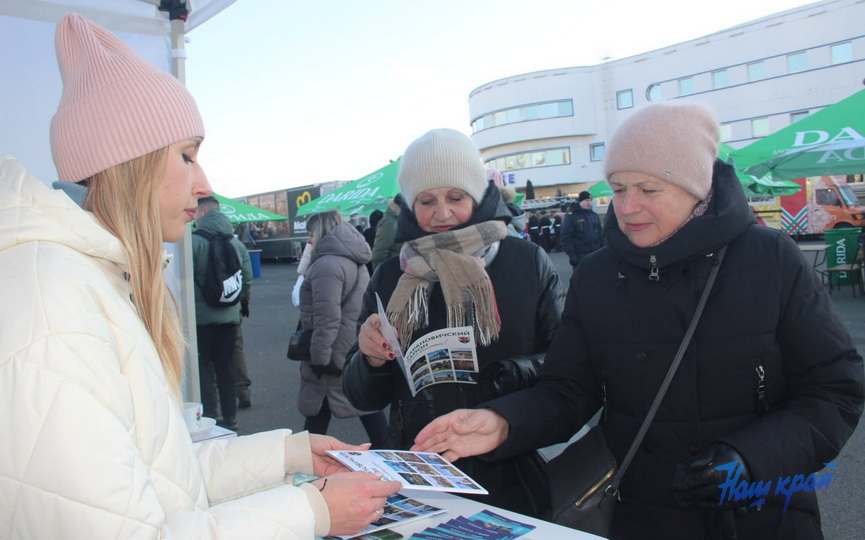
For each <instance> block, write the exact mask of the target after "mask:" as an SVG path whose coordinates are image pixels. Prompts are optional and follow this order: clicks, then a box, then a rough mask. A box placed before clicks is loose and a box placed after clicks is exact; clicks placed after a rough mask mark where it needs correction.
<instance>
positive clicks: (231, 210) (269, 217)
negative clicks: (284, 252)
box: [213, 193, 288, 225]
mask: <svg viewBox="0 0 865 540" xmlns="http://www.w3.org/2000/svg"><path fill="white" fill-rule="evenodd" d="M213 196H214V197H215V198H216V200H217V201H219V211H220V212H222V213H223V214H225V215H226V216H228V219H229V220H231V223H232V224H234V225H237V224H238V223H247V222H250V221H284V220H286V219H288V217H287V216H281V215H279V214H274V213H273V212H268V211H267V210H262V209H261V208H257V207H255V206H251V205H249V204H246V203H242V202H240V201H235V200H234V199H229V198H228V197H223V196H222V195H217V194H216V193H214V194H213Z"/></svg>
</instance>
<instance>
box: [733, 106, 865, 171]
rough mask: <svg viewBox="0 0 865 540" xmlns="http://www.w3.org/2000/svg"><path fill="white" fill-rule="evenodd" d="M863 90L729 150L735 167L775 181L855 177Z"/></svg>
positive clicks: (864, 147) (862, 157)
mask: <svg viewBox="0 0 865 540" xmlns="http://www.w3.org/2000/svg"><path fill="white" fill-rule="evenodd" d="M863 134H865V90H860V91H859V92H857V93H855V94H853V95H852V96H849V97H848V98H846V99H843V100H841V101H839V102H838V103H835V104H834V105H829V106H828V107H825V108H824V109H821V110H820V111H817V112H816V113H814V114H812V115H811V116H808V117H806V118H803V119H802V120H799V121H798V122H796V123H795V124H791V125H789V126H787V127H785V128H783V129H781V130H778V131H776V132H775V133H772V134H771V135H767V136H766V137H763V138H762V139H760V140H759V141H755V142H753V143H751V144H749V145H748V146H746V147H744V148H740V149H739V150H733V151H732V152H730V157H731V158H732V160H733V163H734V164H735V167H736V168H737V169H739V170H741V171H742V172H744V173H747V174H750V175H753V176H755V177H758V178H759V177H763V176H765V175H766V174H767V173H772V178H773V179H775V180H778V179H786V180H792V179H794V178H805V177H808V176H825V175H833V174H839V175H840V174H859V173H862V172H863V171H865V136H863Z"/></svg>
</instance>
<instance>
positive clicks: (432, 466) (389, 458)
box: [327, 450, 489, 495]
mask: <svg viewBox="0 0 865 540" xmlns="http://www.w3.org/2000/svg"><path fill="white" fill-rule="evenodd" d="M327 453H328V454H330V455H332V456H333V457H334V458H335V459H337V460H339V462H340V463H342V464H344V465H345V466H346V467H348V468H349V469H351V470H353V471H363V472H368V473H372V474H380V475H381V476H382V478H383V479H384V480H396V481H398V482H402V484H403V486H404V487H405V488H406V489H422V490H427V491H450V492H453V493H473V494H475V495H487V494H489V492H488V491H487V490H485V489H484V488H482V487H481V486H480V485H478V483H477V482H475V481H474V480H472V479H471V478H470V477H469V476H468V475H466V474H465V473H464V472H462V471H461V470H459V469H458V468H456V467H455V466H454V465H453V464H452V463H451V462H450V461H448V460H446V459H445V458H443V457H441V456H440V455H438V454H436V453H433V452H407V451H403V450H328V451H327Z"/></svg>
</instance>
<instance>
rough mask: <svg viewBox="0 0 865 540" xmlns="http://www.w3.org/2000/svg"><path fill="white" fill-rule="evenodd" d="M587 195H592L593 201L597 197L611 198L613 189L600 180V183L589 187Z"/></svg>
mask: <svg viewBox="0 0 865 540" xmlns="http://www.w3.org/2000/svg"><path fill="white" fill-rule="evenodd" d="M589 193H591V194H592V198H593V199H596V198H598V197H612V196H613V188H611V187H610V184H608V183H607V181H606V180H601V181H600V182H595V183H594V184H592V185H591V187H589Z"/></svg>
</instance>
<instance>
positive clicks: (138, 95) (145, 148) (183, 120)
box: [51, 14, 204, 182]
mask: <svg viewBox="0 0 865 540" xmlns="http://www.w3.org/2000/svg"><path fill="white" fill-rule="evenodd" d="M55 45H56V49H57V62H58V63H59V64H60V75H61V78H62V79H63V96H62V97H61V99H60V105H59V106H58V108H57V113H56V114H55V115H54V118H53V119H52V120H51V153H52V155H53V157H54V164H55V165H56V166H57V173H58V176H59V179H60V180H63V181H65V182H80V181H81V180H84V179H86V178H89V177H91V176H93V175H94V174H96V173H98V172H100V171H104V170H106V169H110V168H111V167H113V166H115V165H119V164H121V163H124V162H126V161H129V160H131V159H134V158H137V157H141V156H144V155H146V154H149V153H150V152H153V151H155V150H159V149H160V148H164V147H166V146H169V145H171V144H174V143H176V142H179V141H182V140H185V139H191V138H193V137H201V138H203V137H204V124H203V123H202V121H201V115H200V114H199V113H198V108H197V107H196V106H195V101H194V100H193V99H192V96H191V95H190V94H189V92H188V91H187V90H186V88H185V87H184V86H183V85H182V84H181V83H180V82H179V81H178V80H177V79H175V78H174V77H172V76H171V75H169V74H168V73H165V72H163V71H160V70H158V69H157V68H156V67H154V66H153V65H151V64H149V63H148V62H147V61H145V60H144V59H143V58H141V57H140V56H139V55H138V53H136V52H135V51H134V50H133V49H132V48H131V47H130V46H129V45H127V44H125V43H124V42H123V41H121V40H120V39H119V38H117V37H116V36H115V35H114V34H112V33H111V32H109V31H107V30H105V29H104V28H102V27H101V26H98V25H96V24H94V23H92V22H90V21H88V20H87V19H85V18H84V17H82V16H80V15H76V14H70V15H66V16H65V17H63V18H62V19H60V22H59V23H57V35H56V38H55Z"/></svg>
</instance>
